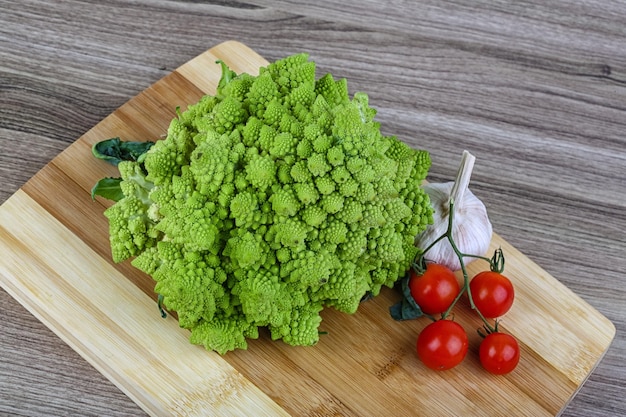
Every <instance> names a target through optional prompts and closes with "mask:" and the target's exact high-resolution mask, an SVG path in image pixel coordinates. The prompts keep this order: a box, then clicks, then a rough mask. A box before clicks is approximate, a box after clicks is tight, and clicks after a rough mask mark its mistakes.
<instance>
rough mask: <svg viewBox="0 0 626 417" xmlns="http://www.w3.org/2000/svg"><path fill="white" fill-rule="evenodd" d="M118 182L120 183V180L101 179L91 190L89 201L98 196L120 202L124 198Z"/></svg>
mask: <svg viewBox="0 0 626 417" xmlns="http://www.w3.org/2000/svg"><path fill="white" fill-rule="evenodd" d="M120 182H122V179H121V178H102V179H101V180H100V181H98V182H97V183H96V185H94V186H93V188H92V189H91V199H92V200H95V199H96V196H98V195H99V196H101V197H104V198H106V199H108V200H113V201H120V200H121V199H122V198H124V193H122V189H121V188H120Z"/></svg>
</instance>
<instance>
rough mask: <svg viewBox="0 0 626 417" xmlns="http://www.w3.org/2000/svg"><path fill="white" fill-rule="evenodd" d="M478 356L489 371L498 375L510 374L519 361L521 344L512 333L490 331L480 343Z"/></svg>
mask: <svg viewBox="0 0 626 417" xmlns="http://www.w3.org/2000/svg"><path fill="white" fill-rule="evenodd" d="M478 356H479V357H480V363H481V364H482V365H483V368H485V369H486V370H487V371H488V372H491V373H492V374H496V375H503V374H508V373H509V372H511V371H512V370H513V369H515V367H516V366H517V364H518V363H519V357H520V351H519V344H518V343H517V340H515V338H514V337H513V336H511V335H510V334H506V333H499V332H496V333H490V334H488V335H487V337H485V338H484V339H483V341H482V342H481V343H480V347H479V348H478Z"/></svg>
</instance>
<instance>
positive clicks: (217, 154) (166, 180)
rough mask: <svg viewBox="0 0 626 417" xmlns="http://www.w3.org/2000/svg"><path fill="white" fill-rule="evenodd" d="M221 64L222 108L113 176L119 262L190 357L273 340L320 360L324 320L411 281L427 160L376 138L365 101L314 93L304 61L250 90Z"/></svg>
mask: <svg viewBox="0 0 626 417" xmlns="http://www.w3.org/2000/svg"><path fill="white" fill-rule="evenodd" d="M219 63H220V64H221V66H222V79H221V80H220V82H219V85H218V88H217V91H216V93H215V94H214V95H207V96H205V97H203V98H202V99H201V100H199V101H198V102H197V103H195V104H191V105H189V106H188V108H187V110H185V111H178V114H177V117H176V118H175V119H174V120H172V122H171V124H170V127H169V130H168V133H167V136H166V137H165V138H164V139H162V140H159V141H157V142H156V143H155V145H154V146H152V147H151V148H150V149H149V150H148V151H147V152H146V154H145V155H144V156H145V158H143V159H142V162H124V163H122V164H121V166H120V171H121V174H122V177H123V181H122V183H121V187H122V191H123V193H124V198H123V199H121V200H120V201H117V202H116V203H115V204H114V205H112V206H111V207H110V208H109V209H107V211H106V213H105V214H106V216H107V218H108V219H109V224H110V240H111V248H112V253H113V258H114V260H115V262H121V261H124V260H126V259H132V261H131V262H132V264H133V266H134V267H136V268H138V269H140V270H142V271H144V272H145V273H147V274H149V275H151V276H152V277H153V278H154V280H155V282H156V286H155V291H156V292H157V293H159V294H160V295H161V296H162V300H163V305H164V306H165V308H168V309H170V310H175V311H176V312H177V314H178V318H179V324H180V326H181V327H184V328H187V329H189V330H190V331H191V335H190V341H191V342H192V343H194V344H199V345H202V346H205V347H206V348H207V349H209V350H215V351H217V352H219V353H220V354H224V353H226V352H228V351H230V350H233V349H245V348H247V342H246V341H247V340H248V339H250V338H257V337H259V328H260V327H266V328H267V329H268V330H269V332H270V333H269V334H270V335H271V338H272V339H281V340H283V341H284V342H285V343H288V344H291V345H313V344H315V343H317V342H318V340H319V334H320V332H319V330H318V328H319V326H320V323H321V321H322V319H321V316H320V312H321V311H322V309H323V308H325V307H330V308H334V309H337V310H339V311H341V312H345V313H349V314H352V313H354V312H356V311H357V309H358V307H359V304H360V302H361V300H362V299H363V298H364V296H366V295H368V294H373V295H377V294H378V293H379V292H380V291H381V288H382V287H385V286H387V287H391V286H393V285H394V283H395V282H396V281H397V280H398V279H400V278H401V277H402V276H404V274H405V273H406V271H407V270H408V269H409V268H410V265H411V263H412V261H413V259H414V258H415V256H416V254H417V253H418V252H419V250H420V248H416V247H415V246H414V243H413V242H414V239H415V236H416V235H417V234H419V233H420V232H421V231H422V230H424V229H425V228H426V226H427V225H428V224H430V223H431V222H432V207H431V205H430V201H429V199H428V196H427V195H426V194H425V193H424V191H423V190H422V188H421V183H422V181H423V180H424V179H425V177H426V174H427V173H428V170H429V168H430V155H429V154H428V152H426V151H423V150H415V149H412V148H411V147H410V146H408V145H406V144H405V143H403V142H401V141H399V140H398V139H397V138H396V137H393V136H385V135H383V134H382V133H381V130H380V124H379V123H378V122H376V121H375V120H374V117H375V115H376V110H375V109H374V108H372V107H370V105H369V102H368V97H367V95H366V94H365V93H356V94H354V96H353V97H352V98H350V96H349V94H348V86H347V81H346V80H345V79H341V80H335V79H334V78H333V77H332V75H330V74H326V75H323V76H322V77H320V78H319V79H316V73H315V63H314V62H311V61H310V60H309V56H308V55H307V54H297V55H292V56H289V57H286V58H284V59H281V60H279V61H276V62H274V63H271V64H269V65H267V66H266V67H263V68H261V69H260V71H259V75H256V76H252V75H249V74H239V75H238V74H235V73H234V72H233V71H231V70H230V69H229V68H228V67H227V66H226V64H224V63H223V62H221V61H220V62H219Z"/></svg>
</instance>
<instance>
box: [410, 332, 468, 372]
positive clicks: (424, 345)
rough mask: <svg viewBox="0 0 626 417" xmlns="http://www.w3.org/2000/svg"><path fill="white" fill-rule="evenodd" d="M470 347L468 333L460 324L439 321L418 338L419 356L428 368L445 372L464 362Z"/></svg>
mask: <svg viewBox="0 0 626 417" xmlns="http://www.w3.org/2000/svg"><path fill="white" fill-rule="evenodd" d="M468 345H469V343H468V340H467V333H465V330H463V327H462V326H461V325H460V324H459V323H457V322H455V321H451V320H438V321H435V322H432V323H430V324H429V325H428V326H426V327H425V328H424V330H422V332H421V333H420V334H419V336H418V337H417V356H418V357H419V358H420V360H421V361H422V362H423V363H424V365H426V366H427V367H428V368H431V369H434V370H437V371H443V370H446V369H450V368H454V367H455V366H457V365H458V364H459V363H461V361H463V359H464V358H465V355H466V354H467V349H468Z"/></svg>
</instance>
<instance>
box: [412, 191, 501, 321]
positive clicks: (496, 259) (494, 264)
mask: <svg viewBox="0 0 626 417" xmlns="http://www.w3.org/2000/svg"><path fill="white" fill-rule="evenodd" d="M449 204H450V212H449V214H448V227H447V229H446V231H445V233H443V234H442V235H441V236H439V237H438V238H437V239H435V240H434V241H433V242H432V243H431V244H430V245H428V247H426V249H424V251H423V252H422V253H421V254H420V255H419V259H418V261H417V262H414V263H413V265H414V266H418V265H419V267H422V266H423V265H424V263H425V258H424V255H425V254H426V253H427V252H428V251H429V250H430V249H431V248H432V247H433V246H434V245H435V244H436V243H438V242H439V241H440V240H443V239H448V242H449V243H450V246H451V247H452V250H453V251H454V253H455V254H456V256H457V257H458V258H459V262H460V264H461V272H462V274H463V286H462V287H461V291H459V294H458V295H457V296H456V298H455V299H454V301H452V304H450V307H448V309H447V310H446V311H445V312H443V313H442V314H441V318H442V319H445V318H446V317H448V315H450V313H451V312H452V310H453V309H454V306H455V305H456V303H457V302H458V301H459V300H460V299H461V297H462V296H463V293H467V297H468V299H469V303H470V307H471V308H472V310H476V312H477V313H478V316H479V317H480V319H481V320H482V322H483V323H484V327H485V330H487V332H489V333H493V332H495V331H496V329H497V327H498V323H497V321H496V323H495V326H492V325H491V324H490V323H489V321H488V320H487V319H486V318H485V316H483V314H482V313H481V312H480V310H479V309H477V308H476V304H474V299H473V297H472V291H471V290H470V286H469V281H470V280H469V275H468V274H467V269H466V268H465V262H463V258H466V257H471V258H476V259H482V260H483V261H485V262H488V263H489V268H490V269H491V270H492V271H497V272H502V271H503V270H504V255H503V253H502V249H497V250H496V251H495V253H494V255H493V257H492V258H487V257H485V256H480V255H472V254H467V253H463V252H461V251H460V250H459V248H458V246H457V245H456V242H455V241H454V238H453V237H452V225H453V222H454V220H453V218H454V199H453V198H451V199H450V203H449Z"/></svg>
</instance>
